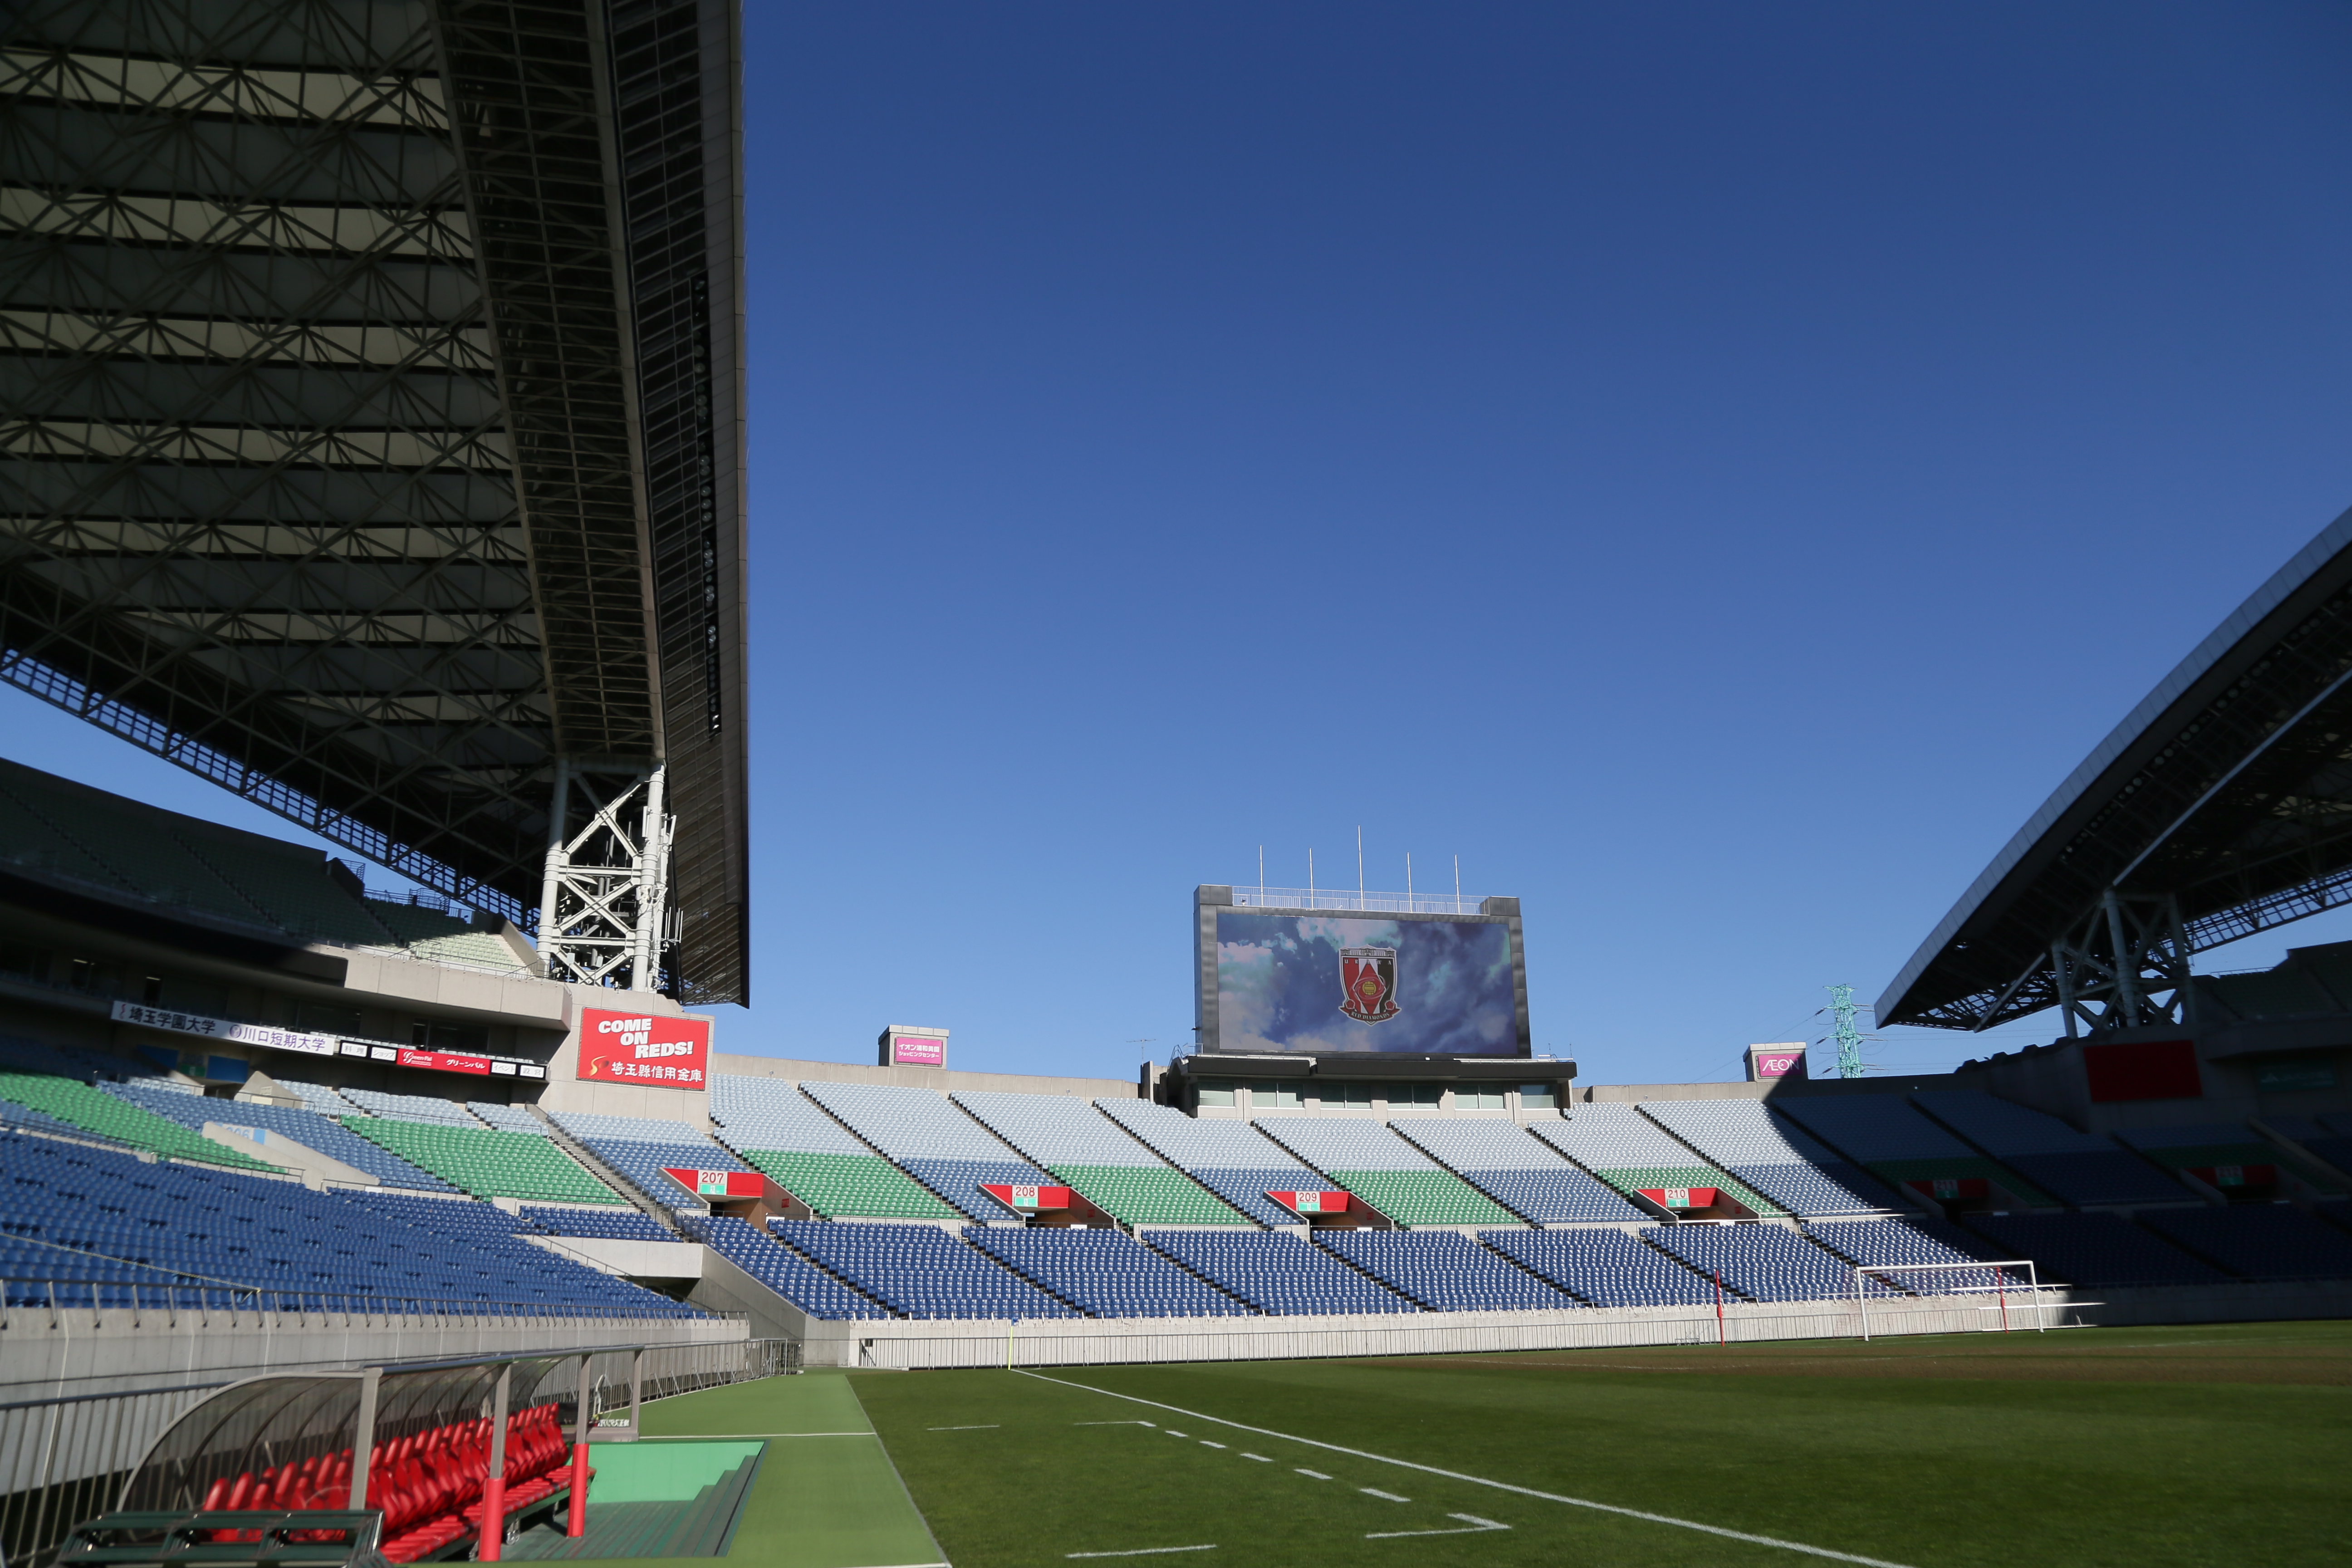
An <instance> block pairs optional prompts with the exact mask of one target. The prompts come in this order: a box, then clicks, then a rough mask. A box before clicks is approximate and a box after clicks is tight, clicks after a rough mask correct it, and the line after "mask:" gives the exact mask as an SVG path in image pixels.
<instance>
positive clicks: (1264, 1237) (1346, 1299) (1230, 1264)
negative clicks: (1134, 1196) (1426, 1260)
mask: <svg viewBox="0 0 2352 1568" xmlns="http://www.w3.org/2000/svg"><path fill="white" fill-rule="evenodd" d="M1139 1235H1140V1236H1141V1237H1142V1239H1143V1240H1144V1241H1145V1242H1147V1243H1149V1244H1150V1246H1152V1247H1157V1248H1158V1249H1159V1250H1160V1251H1161V1252H1164V1253H1166V1254H1167V1255H1168V1256H1169V1257H1171V1258H1174V1259H1175V1260H1176V1261H1177V1262H1179V1263H1181V1264H1182V1265H1183V1266H1184V1267H1185V1268H1189V1269H1191V1270H1192V1272H1193V1273H1195V1274H1198V1275H1200V1276H1201V1277H1202V1278H1203V1279H1207V1280H1209V1281H1211V1282H1212V1283H1213V1284H1215V1285H1217V1286H1218V1287H1219V1288H1221V1289H1224V1290H1226V1291H1229V1292H1231V1293H1232V1294H1234V1295H1235V1296H1238V1297H1240V1298H1241V1299H1242V1300H1244V1301H1247V1302H1248V1303H1249V1304H1250V1305H1251V1306H1253V1307H1255V1308H1256V1309H1257V1310H1259V1311H1261V1312H1269V1313H1274V1314H1276V1315H1278V1316H1285V1317H1296V1316H1301V1315H1306V1314H1315V1315H1329V1314H1344V1313H1358V1312H1411V1311H1416V1310H1419V1309H1417V1308H1416V1307H1415V1306H1414V1305H1413V1304H1412V1302H1411V1301H1409V1300H1405V1299H1404V1298H1403V1297H1402V1296H1400V1295H1398V1294H1397V1293H1396V1292H1395V1291H1393V1290H1391V1289H1388V1288H1387V1287H1385V1286H1382V1285H1380V1284H1378V1283H1375V1282H1374V1281H1372V1280H1370V1279H1365V1278H1364V1277H1363V1276H1362V1275H1361V1274H1359V1273H1358V1272H1356V1271H1355V1270H1354V1269H1352V1268H1349V1267H1348V1266H1347V1265H1346V1264H1344V1263H1342V1262H1340V1261H1339V1259H1338V1258H1334V1257H1332V1256H1331V1255H1330V1254H1329V1253H1327V1252H1325V1251H1324V1250H1323V1249H1322V1248H1320V1247H1310V1246H1308V1245H1307V1243H1306V1242H1305V1241H1303V1240H1301V1239H1299V1237H1296V1236H1293V1235H1290V1234H1288V1233H1286V1232H1281V1231H1264V1230H1174V1229H1161V1230H1147V1231H1143V1232H1140V1233H1139Z"/></svg>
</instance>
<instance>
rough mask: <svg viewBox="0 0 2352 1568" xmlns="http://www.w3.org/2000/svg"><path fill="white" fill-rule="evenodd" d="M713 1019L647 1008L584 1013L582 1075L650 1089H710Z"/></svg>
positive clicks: (604, 1081) (581, 1053) (581, 1029)
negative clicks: (651, 1013) (674, 1015)
mask: <svg viewBox="0 0 2352 1568" xmlns="http://www.w3.org/2000/svg"><path fill="white" fill-rule="evenodd" d="M709 1071H710V1020H709V1019H708V1018H658V1017H649V1016H646V1015H645V1014H643V1013H608V1012H606V1011H604V1009H603V1008H601V1007H587V1008H583V1009H582V1010H581V1014H580V1076H581V1077H582V1078H583V1079H592V1080H593V1081H594V1082H597V1083H629V1084H637V1085H640V1086H642V1087H644V1088H646V1089H707V1088H709Z"/></svg>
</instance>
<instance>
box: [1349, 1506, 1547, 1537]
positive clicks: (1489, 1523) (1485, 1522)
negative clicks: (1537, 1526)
mask: <svg viewBox="0 0 2352 1568" xmlns="http://www.w3.org/2000/svg"><path fill="white" fill-rule="evenodd" d="M1445 1517H1446V1518H1448V1519H1461V1520H1467V1521H1469V1528H1468V1529H1466V1530H1376V1531H1372V1532H1371V1533H1370V1535H1367V1536H1365V1537H1364V1539H1365V1540H1367V1541H1401V1540H1402V1539H1403V1538H1404V1537H1406V1536H1408V1535H1483V1534H1485V1533H1486V1531H1490V1530H1508V1529H1510V1528H1511V1527H1510V1526H1509V1525H1507V1524H1497V1523H1496V1522H1495V1521H1493V1520H1491V1519H1480V1518H1479V1517H1478V1516H1477V1515H1476V1514H1475V1513H1449V1514H1447V1515H1446V1516H1445Z"/></svg>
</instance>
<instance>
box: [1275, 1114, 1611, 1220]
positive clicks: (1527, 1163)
mask: <svg viewBox="0 0 2352 1568" xmlns="http://www.w3.org/2000/svg"><path fill="white" fill-rule="evenodd" d="M1389 1125H1390V1126H1391V1128H1393V1129H1394V1130H1395V1131H1396V1132H1397V1133H1398V1134H1399V1135H1400V1136H1401V1137H1403V1138H1406V1139H1409V1140H1411V1141H1412V1143H1413V1145H1414V1146H1415V1147H1417V1148H1419V1149H1420V1150H1421V1151H1422V1152H1423V1153H1425V1154H1427V1155H1429V1156H1430V1157H1431V1158H1432V1159H1433V1160H1435V1161H1436V1162H1437V1163H1440V1164H1442V1165H1444V1166H1445V1167H1446V1168H1447V1169H1448V1170H1450V1171H1452V1172H1453V1173H1454V1174H1455V1175H1457V1176H1459V1177H1461V1178H1462V1179H1463V1180H1464V1181H1465V1182H1467V1183H1469V1184H1471V1185H1472V1186H1474V1187H1475V1188H1477V1189H1478V1190H1479V1191H1480V1192H1482V1193H1484V1194H1486V1195H1487V1196H1488V1197H1490V1198H1492V1199H1494V1200H1495V1201H1496V1203H1498V1204H1500V1205H1503V1206H1504V1207H1505V1208H1507V1209H1508V1210H1510V1211H1511V1212H1512V1213H1513V1214H1515V1215H1518V1217H1519V1218H1521V1219H1523V1220H1526V1221H1528V1223H1530V1224H1533V1225H1591V1224H1617V1225H1630V1224H1636V1223H1640V1222H1642V1221H1644V1220H1646V1219H1648V1218H1649V1216H1648V1215H1645V1214H1643V1212H1642V1211H1641V1210H1640V1209H1637V1208H1635V1207H1634V1206H1633V1205H1632V1204H1630V1203H1627V1202H1626V1201H1625V1199H1624V1198H1623V1197H1622V1196H1621V1195H1620V1194H1618V1193H1617V1191H1616V1189H1614V1188H1612V1187H1610V1186H1608V1185H1607V1184H1603V1183H1601V1182H1600V1181H1598V1180H1596V1179H1594V1178H1593V1177H1592V1176H1590V1175H1588V1174H1586V1173H1584V1172H1582V1171H1580V1170H1579V1169H1577V1168H1576V1167H1575V1166H1574V1165H1571V1164H1570V1163H1568V1162H1567V1161H1566V1160H1565V1159H1563V1158H1561V1157H1560V1154H1559V1151H1558V1150H1556V1149H1554V1148H1552V1147H1551V1145H1549V1144H1548V1143H1541V1142H1537V1141H1536V1139H1535V1138H1534V1137H1533V1136H1532V1135H1530V1134H1529V1133H1528V1131H1527V1130H1526V1129H1524V1128H1522V1127H1518V1126H1517V1125H1515V1124H1513V1123H1511V1122H1507V1121H1489V1120H1486V1119H1483V1118H1481V1119H1475V1120H1474V1119H1470V1118H1463V1119H1461V1120H1453V1119H1449V1118H1446V1117H1442V1116H1401V1117H1399V1118H1397V1119H1396V1120H1395V1121H1391V1122H1390V1123H1389ZM1277 1190H1278V1189H1277Z"/></svg>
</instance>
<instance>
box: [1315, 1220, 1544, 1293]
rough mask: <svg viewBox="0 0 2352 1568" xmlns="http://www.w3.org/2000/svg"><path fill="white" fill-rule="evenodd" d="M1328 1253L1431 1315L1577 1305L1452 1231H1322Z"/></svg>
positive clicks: (1320, 1243) (1322, 1243)
mask: <svg viewBox="0 0 2352 1568" xmlns="http://www.w3.org/2000/svg"><path fill="white" fill-rule="evenodd" d="M1315 1241H1316V1244H1317V1245H1318V1246H1320V1247H1328V1249H1330V1250H1331V1251H1333V1252H1336V1253H1338V1254H1339V1256H1340V1257H1341V1258H1346V1259H1347V1260H1348V1261H1349V1263H1352V1264H1354V1265H1355V1266H1356V1267H1357V1268H1360V1269H1361V1270H1363V1271H1364V1272H1365V1273H1367V1274H1369V1275H1370V1276H1371V1277H1372V1278H1373V1279H1377V1280H1379V1281H1380V1282H1381V1284H1383V1285H1386V1286H1387V1287H1388V1288H1389V1289H1391V1290H1394V1291H1395V1292H1397V1294H1399V1295H1401V1296H1405V1297H1409V1298H1410V1299H1412V1300H1414V1301H1417V1302H1419V1303H1420V1304H1421V1305H1423V1307H1426V1308H1428V1309H1429V1310H1431V1311H1433V1312H1550V1311H1559V1310H1566V1309H1568V1308H1571V1307H1581V1306H1583V1305H1584V1303H1583V1302H1581V1301H1580V1300H1577V1299H1576V1298H1575V1297H1573V1296H1570V1295H1568V1294H1567V1293H1565V1292H1564V1291H1561V1290H1559V1289H1555V1288H1553V1287H1552V1286H1551V1285H1549V1284H1547V1283H1546V1282H1545V1281H1543V1280H1541V1279H1537V1278H1536V1277H1535V1276H1534V1275H1532V1274H1530V1273H1528V1271H1527V1270H1526V1269H1524V1268H1519V1267H1517V1265H1515V1264H1513V1263H1511V1262H1510V1261H1509V1260H1508V1259H1507V1258H1504V1257H1503V1256H1502V1255H1501V1254H1500V1253H1496V1252H1492V1251H1489V1250H1488V1249H1487V1248H1486V1247H1481V1246H1480V1245H1478V1243H1477V1242H1475V1241H1474V1240H1472V1239H1471V1238H1470V1237H1466V1236H1465V1235H1463V1234H1462V1233H1461V1232H1460V1231H1454V1230H1416V1231H1402V1230H1326V1231H1318V1232H1317V1233H1316V1236H1315Z"/></svg>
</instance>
